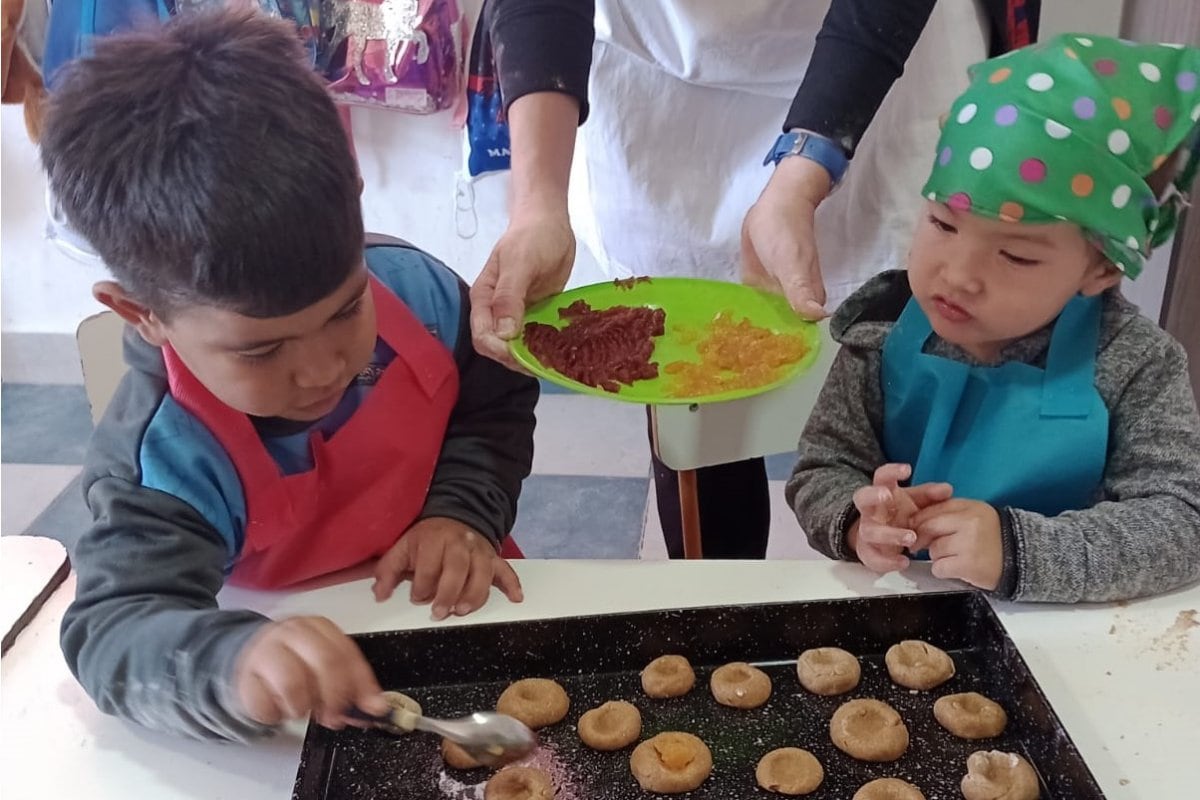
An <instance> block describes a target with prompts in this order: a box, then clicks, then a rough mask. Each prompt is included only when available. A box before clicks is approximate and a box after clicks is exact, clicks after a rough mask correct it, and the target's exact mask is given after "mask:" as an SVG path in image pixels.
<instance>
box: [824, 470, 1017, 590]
mask: <svg viewBox="0 0 1200 800" xmlns="http://www.w3.org/2000/svg"><path fill="white" fill-rule="evenodd" d="M911 475H912V467H911V466H909V465H908V464H884V465H883V466H881V467H880V468H879V469H877V470H875V475H874V479H873V482H872V484H871V485H870V486H864V487H862V488H860V489H859V490H858V491H856V492H855V493H854V507H855V508H856V509H858V513H859V519H858V521H857V522H855V523H854V525H852V526H851V528H850V531H849V533H848V535H847V542H848V544H849V546H850V549H851V550H853V551H854V553H855V554H856V555H857V556H858V559H859V560H860V561H861V562H862V563H863V564H864V565H865V566H866V567H868V568H869V569H871V570H874V571H875V572H878V573H880V574H883V573H887V572H894V571H898V570H903V569H905V568H906V567H907V566H908V564H909V558H908V555H907V554H908V553H916V552H920V551H921V550H925V549H928V550H929V558H930V559H931V560H932V562H933V574H934V575H935V576H937V577H939V578H957V579H958V580H962V581H966V582H967V583H970V584H972V585H974V586H978V587H979V588H981V589H995V588H996V586H997V584H999V582H1000V573H1001V571H1002V569H1003V566H1004V555H1003V549H1002V544H1001V539H1000V515H999V514H998V513H997V511H996V509H994V508H993V507H992V506H990V505H988V504H987V503H982V502H979V501H977V500H966V499H963V498H956V497H953V496H952V495H953V489H952V487H951V486H950V484H948V483H924V484H920V485H918V486H911V487H906V486H901V485H900V482H901V481H904V480H907V479H908V478H909V477H911Z"/></svg>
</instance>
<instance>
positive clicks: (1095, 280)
mask: <svg viewBox="0 0 1200 800" xmlns="http://www.w3.org/2000/svg"><path fill="white" fill-rule="evenodd" d="M1124 275H1125V273H1123V272H1121V270H1119V269H1117V267H1116V265H1114V264H1113V263H1112V262H1111V261H1109V260H1108V259H1107V258H1098V259H1096V260H1095V261H1093V262H1092V263H1091V264H1090V265H1089V266H1088V269H1087V272H1086V273H1084V276H1083V284H1082V285H1081V286H1080V287H1079V293H1080V294H1082V295H1083V296H1084V297H1095V296H1096V295H1098V294H1102V293H1104V292H1106V291H1108V290H1109V289H1111V288H1112V287H1114V286H1116V285H1117V284H1119V283H1120V282H1121V278H1123V277H1124Z"/></svg>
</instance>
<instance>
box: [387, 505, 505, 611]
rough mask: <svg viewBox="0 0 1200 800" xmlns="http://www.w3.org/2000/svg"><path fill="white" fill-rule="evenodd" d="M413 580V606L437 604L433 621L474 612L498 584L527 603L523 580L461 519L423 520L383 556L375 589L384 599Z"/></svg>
mask: <svg viewBox="0 0 1200 800" xmlns="http://www.w3.org/2000/svg"><path fill="white" fill-rule="evenodd" d="M410 575H411V576H412V592H411V593H410V595H409V597H410V599H411V600H412V602H414V603H428V602H430V601H432V602H433V618H434V619H435V620H442V619H445V618H446V617H448V616H450V614H457V615H458V616H460V617H461V616H464V615H466V614H470V613H471V612H472V611H474V610H476V609H477V608H479V607H480V606H482V605H483V604H484V603H486V602H487V598H488V594H489V593H490V592H491V589H492V586H497V587H499V588H500V591H502V592H504V594H505V596H506V597H508V599H509V600H511V601H513V602H514V603H519V602H521V600H523V599H524V594H522V592H521V581H520V579H519V578H517V573H516V572H514V571H513V568H512V567H511V566H509V564H508V562H507V561H505V560H504V559H503V558H501V557H500V556H498V555H497V554H496V550H495V548H494V547H492V544H491V542H489V541H488V540H487V539H486V538H484V537H483V536H481V535H480V534H478V533H476V532H475V531H473V530H471V529H470V528H469V527H468V526H466V525H464V524H463V523H461V522H459V521H458V520H453V519H447V518H446V517H428V518H426V519H423V520H420V521H419V522H417V523H416V524H414V525H413V526H412V527H411V528H409V529H408V532H407V533H405V534H404V535H403V536H401V537H400V541H398V542H396V544H395V545H393V546H392V549H391V550H388V551H387V552H386V553H384V555H383V558H381V559H379V563H378V564H377V565H376V566H375V584H374V586H372V587H371V590H372V591H373V592H375V599H376V600H379V601H382V600H386V599H388V598H389V597H391V596H392V592H393V591H394V590H395V588H396V586H397V585H398V584H399V583H400V581H402V580H404V579H405V578H406V577H408V576H410Z"/></svg>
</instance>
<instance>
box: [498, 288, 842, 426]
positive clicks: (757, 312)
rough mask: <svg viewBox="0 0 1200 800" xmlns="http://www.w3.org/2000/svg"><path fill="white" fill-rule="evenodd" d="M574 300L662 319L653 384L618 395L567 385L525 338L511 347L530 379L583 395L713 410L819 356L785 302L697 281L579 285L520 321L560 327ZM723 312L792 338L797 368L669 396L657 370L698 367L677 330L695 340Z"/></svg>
mask: <svg viewBox="0 0 1200 800" xmlns="http://www.w3.org/2000/svg"><path fill="white" fill-rule="evenodd" d="M576 300H586V301H587V302H588V303H589V304H590V305H591V307H592V308H594V309H597V310H599V309H604V308H611V307H612V306H647V307H650V308H661V309H663V310H665V311H666V312H667V322H666V332H665V333H664V335H662V336H660V337H658V338H656V339H655V340H654V341H655V345H654V356H653V358H654V360H655V361H657V362H658V364H659V373H660V374H659V377H657V378H654V379H652V380H643V381H636V382H635V383H634V384H633V385H631V386H626V385H624V384H622V385H621V389H620V391H619V392H616V393H613V392H606V391H604V390H603V389H600V388H597V387H595V386H587V385H586V384H582V383H579V382H578V381H573V380H571V379H570V378H568V377H566V376H565V375H563V374H562V373H560V372H558V371H557V370H554V369H550V368H549V367H546V366H545V365H543V364H542V363H541V362H540V361H538V360H537V358H535V357H534V355H533V354H532V353H530V352H529V348H527V347H526V346H525V341H524V339H523V337H518V338H516V339H514V340H513V341H512V342H511V344H510V349H511V351H512V354H513V358H515V359H516V361H517V362H518V363H520V364H521V365H523V366H524V367H525V368H526V369H528V370H529V371H530V372H532V373H533V374H535V375H537V376H539V377H542V378H545V379H546V380H548V381H550V382H552V383H556V384H558V385H559V386H565V387H567V388H568V389H572V390H574V391H576V392H580V393H582V394H591V395H596V396H598V397H610V398H614V399H617V400H625V401H627V402H630V403H643V404H646V405H687V404H691V403H719V402H724V401H727V400H738V399H740V398H743V397H752V396H753V395H756V394H762V393H763V392H768V391H770V390H771V389H774V388H776V387H778V386H782V385H783V384H785V383H788V382H789V381H791V380H792V379H794V378H795V377H796V376H797V375H799V374H800V373H801V372H803V371H805V370H806V369H808V367H810V366H811V365H812V363H813V361H815V360H816V357H817V349H818V347H819V343H818V339H817V326H816V325H815V324H813V323H811V322H808V321H806V320H804V319H801V318H800V317H798V316H797V315H796V314H795V312H793V311H792V309H791V307H790V306H789V305H788V304H787V301H786V300H784V299H783V297H781V296H779V295H776V294H772V293H770V292H764V291H761V290H759V289H753V288H751V287H749V286H743V285H741V284H737V283H724V282H722V281H709V280H703V279H700V278H653V279H652V280H650V281H648V282H646V281H643V282H641V283H635V284H634V285H633V286H632V288H623V287H619V286H617V285H615V284H614V283H613V282H612V281H607V282H605V283H596V284H592V285H591V286H581V287H579V288H578V289H572V290H570V291H567V292H563V293H562V294H557V295H554V296H553V297H548V298H546V299H545V300H542V301H541V302H539V303H536V304H535V305H533V306H531V307H530V308H529V309H528V310H527V311H526V314H525V321H526V322H543V323H546V324H547V325H553V326H554V327H556V328H561V327H563V325H564V324H565V323H564V321H563V320H562V319H560V318H559V316H558V311H559V309H561V308H566V307H567V306H569V305H571V303H574V302H575V301H576ZM722 311H727V312H731V313H732V315H733V318H734V319H735V320H741V319H749V320H750V322H751V323H753V324H754V325H757V326H759V327H761V328H766V329H768V330H770V331H773V332H775V333H791V334H798V335H800V336H802V337H804V340H805V342H806V343H807V344H808V352H807V354H806V355H805V356H804V358H802V359H800V361H798V362H796V363H795V364H792V365H790V366H788V367H786V368H784V369H783V370H782V371H781V372H780V376H779V379H778V380H776V381H774V382H773V383H768V384H765V385H763V386H757V387H755V388H753V389H734V390H730V391H726V392H719V393H717V394H707V395H698V396H695V397H672V396H669V395H668V394H667V390H668V386H669V376H668V375H666V374H665V373H664V372H663V367H665V366H666V365H667V364H669V363H670V362H672V361H698V360H699V356H698V355H697V353H696V342H692V343H690V344H684V343H683V342H682V341H680V340H679V330H680V327H681V326H682V327H683V328H684V329H686V330H690V331H691V332H692V333H693V334H694V332H695V330H696V329H697V328H699V327H702V326H705V325H707V324H708V323H710V322H712V320H713V319H714V318H715V317H716V316H717V314H719V313H721V312H722Z"/></svg>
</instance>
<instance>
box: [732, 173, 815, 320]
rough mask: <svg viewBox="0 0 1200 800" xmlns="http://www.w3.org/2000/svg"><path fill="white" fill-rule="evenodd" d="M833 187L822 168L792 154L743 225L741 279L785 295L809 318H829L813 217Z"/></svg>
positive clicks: (772, 176) (751, 209) (774, 175)
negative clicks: (826, 315)
mask: <svg viewBox="0 0 1200 800" xmlns="http://www.w3.org/2000/svg"><path fill="white" fill-rule="evenodd" d="M831 188H832V182H831V180H830V177H829V173H828V172H826V171H825V168H824V167H822V166H821V165H820V164H818V163H816V162H815V161H813V160H811V159H808V158H802V157H800V156H789V157H787V158H784V159H783V160H782V161H780V162H779V165H778V166H776V167H775V172H774V173H772V175H771V179H770V180H769V181H767V185H766V187H765V188H764V189H763V191H762V194H761V195H759V198H758V201H757V202H756V203H755V204H754V205H752V206H751V207H750V210H749V211H748V212H746V219H745V221H744V222H743V223H742V280H744V281H745V282H746V283H748V284H750V285H751V286H757V287H759V288H762V289H768V290H770V291H775V292H779V293H781V294H782V295H783V296H784V297H786V298H787V301H788V303H789V304H791V306H792V308H793V309H794V310H795V311H796V313H797V314H799V315H800V316H802V317H804V318H805V319H811V320H818V319H822V318H823V317H824V316H825V281H824V280H823V279H822V277H821V262H820V259H819V258H818V254H817V240H816V234H815V231H814V219H815V217H816V213H817V206H818V205H819V204H820V203H821V201H822V200H824V199H825V197H826V196H827V195H828V194H829V191H830V189H831Z"/></svg>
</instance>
